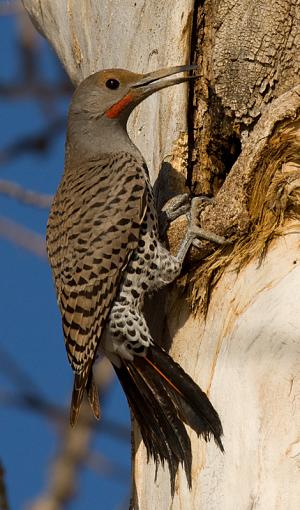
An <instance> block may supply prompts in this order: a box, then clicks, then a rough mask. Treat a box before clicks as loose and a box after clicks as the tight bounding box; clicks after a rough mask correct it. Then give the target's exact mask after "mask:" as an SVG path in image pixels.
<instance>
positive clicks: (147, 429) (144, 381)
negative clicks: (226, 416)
mask: <svg viewBox="0 0 300 510" xmlns="http://www.w3.org/2000/svg"><path fill="white" fill-rule="evenodd" d="M114 368H115V371H116V373H117V376H118V377H119V379H120V382H121V384H122V386H123V389H124V391H125V394H126V396H127V399H128V402H129V405H130V407H131V409H132V412H133V414H134V416H135V418H136V420H137V422H138V424H139V426H140V430H141V435H142V438H143V441H144V443H145V446H146V449H147V454H148V458H149V456H152V457H153V458H154V461H155V463H156V466H158V463H159V462H161V463H162V464H164V462H165V461H166V462H167V464H168V467H169V472H170V481H171V492H172V494H174V490H175V477H176V473H177V470H178V465H179V464H182V465H183V466H184V468H185V472H186V476H187V481H188V484H189V486H190V487H191V483H192V481H191V464H192V453H191V443H190V439H189V436H188V434H187V431H186V428H185V426H184V425H183V423H182V422H184V423H186V424H187V425H189V426H190V427H191V428H193V429H194V430H195V432H196V433H197V434H198V435H202V436H203V437H204V439H205V440H206V441H207V440H208V439H209V437H210V436H211V435H213V436H214V439H215V441H216V443H217V445H218V446H219V448H220V449H221V451H224V449H223V445H222V442H221V436H222V434H223V431H222V425H221V422H220V419H219V416H218V414H217V412H216V411H215V409H214V408H213V406H212V404H211V403H210V401H209V399H208V397H207V396H206V394H205V393H204V392H203V391H202V390H201V389H200V388H199V387H198V386H197V384H196V383H195V382H194V381H193V380H192V379H191V377H190V376H189V375H188V374H186V373H185V372H184V370H183V369H182V368H181V367H180V365H178V364H177V363H176V362H175V361H174V360H173V359H172V358H171V357H170V356H169V355H168V354H167V353H166V352H165V351H163V350H162V349H161V348H160V347H159V346H156V345H153V346H151V347H150V348H149V349H148V353H147V356H146V357H138V356H136V357H135V358H134V360H133V361H132V362H129V361H125V360H123V362H122V365H121V367H120V368H119V367H114Z"/></svg>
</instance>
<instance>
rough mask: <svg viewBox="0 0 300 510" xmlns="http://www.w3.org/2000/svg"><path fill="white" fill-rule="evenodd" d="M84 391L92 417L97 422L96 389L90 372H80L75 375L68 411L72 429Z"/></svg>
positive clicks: (97, 397)
mask: <svg viewBox="0 0 300 510" xmlns="http://www.w3.org/2000/svg"><path fill="white" fill-rule="evenodd" d="M85 391H86V392H87V396H88V399H89V403H90V405H91V408H92V411H93V413H94V416H95V418H97V420H99V417H100V405H99V395H98V388H97V386H96V384H95V381H94V379H93V373H92V371H90V372H81V373H79V374H76V373H75V377H74V385H73V392H72V400H71V409H70V424H71V426H72V427H74V425H75V423H76V421H77V419H78V414H79V410H80V406H81V403H82V400H83V396H84V393H85Z"/></svg>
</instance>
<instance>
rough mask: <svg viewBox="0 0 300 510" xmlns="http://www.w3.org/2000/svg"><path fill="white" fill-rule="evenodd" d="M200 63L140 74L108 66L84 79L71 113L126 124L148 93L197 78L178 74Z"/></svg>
mask: <svg viewBox="0 0 300 510" xmlns="http://www.w3.org/2000/svg"><path fill="white" fill-rule="evenodd" d="M197 67H198V66H191V65H186V66H175V67H170V68H166V69H161V70H159V71H154V72H152V73H147V74H136V73H132V72H130V71H126V70H124V69H105V70H103V71H99V72H97V73H95V74H92V75H91V76H89V77H88V78H86V79H85V80H83V81H82V82H81V83H80V85H79V86H78V88H77V89H76V91H75V93H74V96H73V99H72V104H71V109H70V112H71V113H73V114H75V115H76V114H83V115H85V116H87V117H89V118H90V119H96V120H97V119H100V118H103V119H107V120H110V121H113V120H119V121H121V122H122V123H125V124H126V122H127V119H128V117H129V115H130V113H131V112H132V110H133V109H134V108H135V107H136V106H137V105H138V104H139V103H140V102H141V101H143V100H144V99H146V98H147V97H148V96H150V95H151V94H153V93H154V92H157V91H158V90H161V89H163V88H165V87H170V86H172V85H176V84H178V83H182V82H184V81H187V80H189V79H190V78H193V76H177V77H175V78H174V77H173V75H174V74H179V73H180V74H181V73H184V72H186V71H191V70H193V69H197Z"/></svg>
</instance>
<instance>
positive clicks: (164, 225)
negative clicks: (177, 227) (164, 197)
mask: <svg viewBox="0 0 300 510" xmlns="http://www.w3.org/2000/svg"><path fill="white" fill-rule="evenodd" d="M190 208H191V199H190V196H189V194H188V193H181V194H180V195H176V196H175V197H173V198H171V199H170V200H168V202H166V204H165V205H164V206H163V208H162V210H161V212H160V214H159V234H160V237H162V238H163V237H164V235H165V233H166V231H167V229H168V227H169V225H170V223H172V221H174V220H176V219H177V218H179V216H182V215H184V214H187V213H188V212H189V210H190Z"/></svg>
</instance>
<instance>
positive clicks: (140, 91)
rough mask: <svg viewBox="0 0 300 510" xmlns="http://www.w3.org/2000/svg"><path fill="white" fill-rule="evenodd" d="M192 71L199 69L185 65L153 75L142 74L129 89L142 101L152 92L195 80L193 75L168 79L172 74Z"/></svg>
mask: <svg viewBox="0 0 300 510" xmlns="http://www.w3.org/2000/svg"><path fill="white" fill-rule="evenodd" d="M194 69H199V66H197V65H187V66H174V67H168V68H165V69H160V70H159V71H154V72H153V73H147V74H144V75H143V76H142V78H141V79H140V80H138V81H137V82H135V83H132V84H131V86H130V88H131V89H132V90H133V91H134V93H135V95H138V96H139V97H140V99H144V98H146V97H147V96H150V95H151V94H153V93H154V92H157V91H158V90H161V89H164V88H165V87H170V86H172V85H177V83H182V82H184V81H188V80H190V79H193V78H197V76H195V75H188V76H177V77H176V78H170V76H173V75H174V74H178V73H184V72H186V71H193V70H194Z"/></svg>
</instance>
